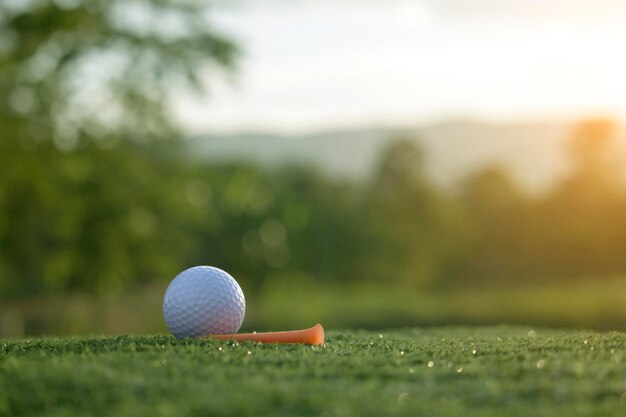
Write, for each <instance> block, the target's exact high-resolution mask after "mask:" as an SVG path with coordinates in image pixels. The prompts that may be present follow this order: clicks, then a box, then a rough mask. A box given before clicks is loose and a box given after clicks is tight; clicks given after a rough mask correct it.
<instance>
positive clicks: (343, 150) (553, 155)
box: [190, 122, 626, 191]
mask: <svg viewBox="0 0 626 417" xmlns="http://www.w3.org/2000/svg"><path fill="white" fill-rule="evenodd" d="M573 129H574V124H570V123H557V122H544V123H523V124H522V123H520V124H484V123H474V122H447V123H440V124H434V125H430V126H425V127H421V128H414V129H411V128H404V129H400V128H399V129H392V128H388V129H385V128H374V129H355V130H342V131H328V132H320V133H314V134H302V135H284V134H271V133H252V132H250V133H234V134H209V135H205V136H198V137H195V138H192V139H190V141H191V142H192V149H193V152H194V155H195V156H199V157H202V158H207V159H209V160H212V161H216V162H224V161H249V162H255V163H258V164H261V165H263V166H267V167H275V166H280V165H284V164H306V165H310V166H314V167H316V168H318V169H319V170H320V171H321V172H323V173H324V174H326V175H329V176H335V177H339V178H344V179H350V180H363V179H366V178H367V177H368V176H369V175H371V174H372V173H373V172H374V170H375V168H376V164H377V162H378V159H379V157H380V153H381V150H382V149H383V148H384V147H385V146H386V145H388V144H389V142H391V141H393V140H395V139H399V138H403V139H410V140H413V141H415V142H416V143H417V144H418V145H419V146H420V147H421V148H422V149H423V150H424V152H425V155H426V159H427V168H428V173H429V175H430V176H431V178H432V179H433V180H434V181H436V182H438V183H440V184H443V185H451V184H454V183H455V182H456V181H458V180H459V179H461V178H462V177H464V176H466V175H467V174H469V173H471V172H472V171H475V170H477V169H480V168H482V167H485V166H488V165H499V166H502V167H504V168H506V169H507V170H508V172H510V174H511V175H512V176H513V177H514V178H516V179H517V180H519V182H520V184H522V185H523V186H525V187H526V188H527V189H529V190H531V191H542V190H544V189H546V188H548V187H549V186H550V185H552V184H553V183H554V182H555V181H557V180H558V179H559V178H561V177H562V176H563V175H565V174H566V173H567V170H568V155H567V142H568V141H569V140H570V138H571V135H572V132H573ZM619 142H620V146H621V147H622V148H623V149H624V151H625V152H626V140H624V139H621V137H620V141H619Z"/></svg>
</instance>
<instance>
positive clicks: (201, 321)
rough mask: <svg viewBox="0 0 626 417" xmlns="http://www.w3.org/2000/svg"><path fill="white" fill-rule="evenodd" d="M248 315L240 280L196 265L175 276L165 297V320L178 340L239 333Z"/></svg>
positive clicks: (214, 269)
mask: <svg viewBox="0 0 626 417" xmlns="http://www.w3.org/2000/svg"><path fill="white" fill-rule="evenodd" d="M245 313H246V300H245V299H244V297H243V291H241V287H239V284H237V281H235V279H234V278H233V277H231V276H230V275H229V274H228V273H227V272H225V271H222V270H221V269H219V268H215V267H212V266H196V267H193V268H189V269H187V270H185V271H183V272H181V273H180V274H178V275H177V276H176V278H174V279H173V280H172V282H171V283H170V285H169V286H168V287H167V290H166V291H165V296H164V297H163V319H164V320H165V324H167V327H168V328H169V329H170V331H171V332H172V333H173V334H174V336H176V337H179V338H181V337H194V336H202V335H207V334H225V333H236V332H237V331H238V330H239V328H240V327H241V324H242V323H243V317H244V315H245Z"/></svg>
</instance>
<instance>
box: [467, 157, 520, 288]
mask: <svg viewBox="0 0 626 417" xmlns="http://www.w3.org/2000/svg"><path fill="white" fill-rule="evenodd" d="M459 203H460V204H461V206H462V207H463V208H464V210H465V213H466V214H467V217H466V221H467V223H468V226H469V230H470V233H469V234H468V235H467V238H468V242H467V244H468V248H467V249H468V251H467V252H466V255H467V256H466V257H465V258H464V259H463V260H462V262H461V265H460V268H459V270H458V271H457V274H456V275H457V280H461V281H464V282H465V283H466V284H467V283H468V281H469V283H471V282H476V281H494V280H496V279H504V280H509V281H510V280H512V279H513V278H516V277H519V276H520V273H528V271H525V267H527V264H526V259H525V257H524V245H525V244H526V232H527V220H528V217H529V215H530V209H531V205H530V200H529V198H528V197H527V196H526V194H525V193H524V192H523V190H522V189H520V188H519V186H518V185H517V183H516V182H515V181H514V180H513V179H512V178H511V177H510V176H509V175H508V173H507V172H506V171H505V170H504V169H503V168H501V167H486V168H484V169H481V170H479V171H478V172H476V173H475V174H473V175H470V176H469V177H468V178H467V179H466V180H464V181H463V183H462V184H461V187H460V194H459Z"/></svg>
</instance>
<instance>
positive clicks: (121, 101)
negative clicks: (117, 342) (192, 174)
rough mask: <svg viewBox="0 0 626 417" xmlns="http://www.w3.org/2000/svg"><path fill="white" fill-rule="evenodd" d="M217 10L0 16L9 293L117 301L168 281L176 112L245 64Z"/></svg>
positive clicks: (1, 165) (176, 235)
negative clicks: (119, 295)
mask: <svg viewBox="0 0 626 417" xmlns="http://www.w3.org/2000/svg"><path fill="white" fill-rule="evenodd" d="M207 3H208V2H202V1H193V0H189V1H179V0H172V1H169V0H143V1H140V0H137V1H114V0H84V1H78V0H57V1H45V0H32V1H23V2H21V1H3V2H0V91H2V96H1V97H0V291H1V293H2V294H3V295H4V296H20V295H28V294H41V293H46V292H55V291H63V290H68V289H69V290H88V291H111V290H121V289H124V288H128V287H130V286H132V285H136V284H138V283H142V282H147V281H150V280H152V279H154V277H155V276H162V275H163V274H171V273H173V272H174V271H176V270H178V268H180V266H181V264H182V263H184V259H185V254H186V252H185V250H186V249H188V248H189V247H191V246H193V238H194V236H193V235H186V234H183V233H182V231H184V230H185V228H184V227H183V223H184V222H183V219H182V215H184V214H185V212H186V211H187V210H188V207H187V206H188V204H187V201H185V195H184V191H181V189H183V190H184V187H185V184H186V182H187V179H186V175H187V173H188V172H187V167H186V165H185V163H184V162H183V161H182V160H181V159H180V158H179V157H178V156H177V155H178V154H179V153H180V151H179V149H180V144H179V143H177V142H176V141H171V140H167V139H173V138H176V137H178V129H177V126H176V123H175V120H174V119H173V116H172V113H171V112H170V111H169V109H168V103H169V98H170V97H171V95H172V94H174V93H178V92H179V91H181V90H182V89H186V90H188V91H203V89H204V88H205V87H206V85H205V80H206V78H207V77H206V72H207V70H210V71H212V72H213V73H214V74H217V73H220V72H221V71H230V70H231V69H232V68H233V64H234V60H235V58H236V54H237V50H236V48H235V46H234V45H233V44H232V43H230V42H229V41H228V40H226V39H225V38H223V37H221V36H220V35H218V34H217V33H216V32H215V31H214V29H213V27H212V26H211V24H210V22H209V21H208V20H207V12H208V6H207Z"/></svg>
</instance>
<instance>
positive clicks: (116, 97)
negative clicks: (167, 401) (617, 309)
mask: <svg viewBox="0 0 626 417" xmlns="http://www.w3.org/2000/svg"><path fill="white" fill-rule="evenodd" d="M138 10H140V11H141V13H139V14H143V15H146V14H147V15H149V16H151V18H150V19H146V20H143V21H140V20H137V19H136V16H137V15H139V14H138V12H137V11H138ZM0 34H1V35H0V91H2V95H1V97H0V302H2V303H4V304H5V305H9V306H11V305H13V306H18V305H19V306H21V307H19V308H18V310H20V311H21V312H24V311H25V312H26V313H24V314H27V313H28V311H29V310H33V308H32V306H30V307H28V306H27V307H24V304H19V303H22V302H23V301H24V300H32V299H40V300H50V298H46V297H55V296H59V295H63V294H93V295H95V296H103V295H111V294H126V293H133V292H135V293H137V292H140V291H143V290H144V289H145V288H149V287H151V286H152V287H153V286H155V285H156V286H159V288H160V287H162V286H163V285H166V284H167V282H169V280H170V279H171V278H172V277H173V276H174V275H176V274H177V273H178V272H179V271H181V270H182V269H184V268H186V267H189V266H192V265H196V264H212V265H218V266H220V267H222V268H224V269H226V270H228V271H230V272H231V273H232V274H233V275H235V276H236V277H237V278H238V280H239V281H240V282H241V283H242V285H243V287H244V288H245V289H246V292H247V294H248V295H249V296H250V295H251V294H257V296H258V297H259V298H261V299H267V300H273V299H274V298H275V297H273V296H272V294H273V293H272V291H273V290H272V289H275V291H274V293H275V294H279V293H280V288H284V287H289V286H292V287H293V286H296V287H297V286H301V287H303V288H309V286H311V287H312V288H322V287H324V288H334V286H345V287H346V288H348V287H350V288H354V287H356V286H361V287H362V288H374V289H373V290H372V291H371V293H376V291H378V290H377V289H376V288H381V287H383V286H384V287H391V288H395V289H396V290H397V291H398V293H401V292H403V291H423V292H427V291H437V292H440V293H441V292H446V291H453V290H458V289H472V288H473V289H478V290H480V289H481V288H485V287H487V286H489V287H493V286H494V285H497V286H501V287H507V286H508V287H518V286H519V285H529V284H533V285H535V284H537V283H543V284H545V283H548V284H549V285H558V284H561V283H564V284H567V285H569V284H571V283H572V282H575V281H576V280H583V279H585V280H589V279H590V277H593V279H594V280H595V281H605V282H610V283H615V282H618V283H623V282H624V280H623V279H621V278H620V279H618V280H616V278H615V277H623V276H626V257H625V256H624V252H623V248H624V247H626V216H625V215H624V213H626V188H625V186H624V181H623V178H622V177H621V176H620V175H619V170H618V167H619V164H620V163H623V162H624V159H623V155H619V154H618V153H617V152H616V151H615V150H614V148H613V141H614V138H615V134H614V133H615V132H614V130H615V124H614V123H613V122H611V121H610V120H589V121H586V122H581V123H580V124H579V125H578V126H577V127H576V129H574V131H573V132H572V139H571V149H570V152H571V162H572V164H571V172H570V173H569V175H568V176H566V177H565V178H563V179H562V181H561V182H560V183H559V184H558V185H557V186H556V187H554V188H553V189H551V190H550V191H549V192H547V193H544V194H542V195H530V194H528V193H526V192H525V191H524V190H523V189H522V188H521V187H520V186H519V185H518V184H516V182H515V181H514V180H513V179H512V178H511V177H510V176H509V175H508V174H507V170H506V168H503V167H486V168H485V169H482V170H480V171H479V172H476V173H475V174H474V175H472V176H471V177H469V178H466V179H465V180H464V181H462V182H461V183H460V184H458V186H457V187H456V188H455V189H453V190H443V189H441V188H439V187H437V186H435V185H434V184H433V183H432V182H431V181H430V180H429V178H428V177H427V176H426V174H425V170H424V163H425V157H426V156H425V155H423V154H422V152H421V151H420V149H418V148H416V146H415V145H414V143H412V142H410V141H406V140H403V138H398V140H397V141H395V142H394V143H393V144H392V145H391V146H390V147H388V148H387V149H386V150H385V151H384V152H383V153H382V154H381V155H380V160H379V167H378V170H377V172H376V174H375V176H374V177H373V178H371V179H370V180H369V181H368V182H366V183H347V182H341V181H338V180H336V179H332V178H328V177H326V176H324V175H322V174H321V173H319V172H316V171H315V170H313V169H311V168H308V167H303V166H285V167H282V168H280V169H276V170H267V169H261V168H259V167H257V166H254V165H246V164H215V163H208V162H206V161H203V160H198V159H197V158H189V156H188V155H189V154H191V153H193V149H190V148H189V144H188V143H187V142H185V140H184V139H182V138H183V135H182V133H181V132H182V130H181V129H180V127H179V126H177V125H176V123H175V121H174V120H173V118H172V116H171V112H170V111H169V110H168V108H167V105H168V100H169V99H170V97H171V94H172V92H173V91H174V90H177V89H192V90H198V91H205V90H204V88H205V87H207V86H206V85H204V82H203V80H205V79H207V77H206V73H207V72H208V73H209V74H215V75H216V76H219V75H223V74H227V73H229V72H231V71H232V70H233V69H234V62H235V61H236V57H237V48H236V47H235V46H234V45H233V44H232V43H231V42H230V41H228V40H227V39H225V38H223V37H222V36H220V35H219V34H217V33H216V32H215V31H214V30H213V29H212V26H211V25H210V20H208V18H207V6H206V5H205V4H204V2H196V1H166V0H152V1H131V2H122V1H97V0H93V1H83V2H73V1H56V2H50V1H27V2H3V3H2V4H0ZM208 78H210V77H208ZM611 285H613V284H611ZM620 285H621V284H620ZM621 288H622V289H623V286H622V287H621ZM385 294H386V293H385ZM263 297H265V298H263ZM366 298H367V297H366V296H363V297H362V299H363V300H365V299H366ZM393 298H394V296H392V295H389V296H388V300H387V303H388V304H389V305H392V304H393V303H394V301H393ZM496 298H497V297H496V296H494V298H492V299H491V300H492V301H494V300H496ZM296 299H297V297H296ZM357 304H358V303H357ZM28 305H30V304H28ZM37 306H38V307H36V308H39V307H40V304H37ZM16 308H17V307H16ZM355 308H357V309H359V308H363V307H359V306H355ZM563 308H565V309H567V308H572V306H565V307H563ZM266 313H268V312H267V311H266ZM20 314H21V313H20ZM461 314H463V313H461ZM268 315H269V316H271V311H270V312H269V313H268ZM424 317H430V316H429V313H428V312H424ZM433 317H434V316H433ZM437 317H439V316H437ZM444 317H445V315H444ZM604 319H605V316H602V315H600V316H599V317H598V318H597V320H596V321H590V322H587V321H584V323H589V324H590V325H597V324H598V323H601V321H602V320H604ZM613 319H615V317H613ZM433 320H434V319H433ZM485 320H486V321H490V320H491V321H498V320H500V318H499V316H498V313H497V312H495V313H494V315H493V316H491V318H486V319H485ZM620 320H621V319H618V320H617V321H611V323H617V324H616V326H617V327H619V326H622V327H623V326H624V325H626V322H623V321H620ZM258 322H259V323H261V322H262V321H258ZM269 322H271V323H273V322H272V321H271V320H270V321H269ZM574 324H575V323H574ZM46 329H49V327H46V326H45V325H44V326H42V327H37V326H35V325H33V326H31V327H29V324H28V321H27V323H26V330H25V331H27V332H28V331H34V332H39V331H46Z"/></svg>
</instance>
